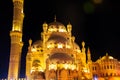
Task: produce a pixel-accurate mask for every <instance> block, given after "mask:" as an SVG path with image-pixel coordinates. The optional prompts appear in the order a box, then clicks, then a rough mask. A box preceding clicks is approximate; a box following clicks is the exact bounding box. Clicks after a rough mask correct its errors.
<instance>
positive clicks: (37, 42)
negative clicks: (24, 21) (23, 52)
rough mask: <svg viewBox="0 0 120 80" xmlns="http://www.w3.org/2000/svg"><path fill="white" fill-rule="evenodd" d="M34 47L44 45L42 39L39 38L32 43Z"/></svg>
mask: <svg viewBox="0 0 120 80" xmlns="http://www.w3.org/2000/svg"><path fill="white" fill-rule="evenodd" d="M32 46H33V47H36V48H39V47H42V41H41V40H37V41H35V42H34V43H33V44H32Z"/></svg>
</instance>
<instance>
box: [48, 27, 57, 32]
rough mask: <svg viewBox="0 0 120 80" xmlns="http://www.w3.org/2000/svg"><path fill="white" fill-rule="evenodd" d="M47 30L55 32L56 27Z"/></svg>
mask: <svg viewBox="0 0 120 80" xmlns="http://www.w3.org/2000/svg"><path fill="white" fill-rule="evenodd" d="M48 31H50V32H56V31H57V29H56V28H49V29H48Z"/></svg>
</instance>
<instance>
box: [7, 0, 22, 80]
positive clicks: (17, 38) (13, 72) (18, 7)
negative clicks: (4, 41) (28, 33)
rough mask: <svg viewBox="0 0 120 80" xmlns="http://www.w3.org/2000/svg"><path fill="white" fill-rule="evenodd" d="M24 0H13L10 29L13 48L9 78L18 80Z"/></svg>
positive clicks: (9, 79)
mask: <svg viewBox="0 0 120 80" xmlns="http://www.w3.org/2000/svg"><path fill="white" fill-rule="evenodd" d="M23 2H24V1H23V0H13V6H14V9H13V11H14V12H13V26H12V31H10V37H11V49H10V61H9V70H8V80H18V76H19V71H20V70H19V69H20V61H21V51H22V47H23V42H22V27H23V18H24V13H23Z"/></svg>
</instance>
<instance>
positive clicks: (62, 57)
mask: <svg viewBox="0 0 120 80" xmlns="http://www.w3.org/2000/svg"><path fill="white" fill-rule="evenodd" d="M49 59H50V60H52V61H56V62H62V61H73V60H74V59H73V58H72V57H71V56H70V55H68V54H66V53H54V54H52V55H50V57H49Z"/></svg>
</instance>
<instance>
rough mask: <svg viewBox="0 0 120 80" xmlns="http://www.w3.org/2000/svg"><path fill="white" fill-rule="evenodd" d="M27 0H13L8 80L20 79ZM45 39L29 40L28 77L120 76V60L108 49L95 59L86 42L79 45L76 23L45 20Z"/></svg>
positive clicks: (77, 79) (103, 79) (117, 79)
mask: <svg viewBox="0 0 120 80" xmlns="http://www.w3.org/2000/svg"><path fill="white" fill-rule="evenodd" d="M23 4H24V1H23V0H13V5H14V12H13V26H12V30H11V31H10V37H11V47H10V60H9V69H8V79H7V80H23V79H19V73H20V61H21V55H22V54H21V52H22V47H23V45H24V44H23V42H22V35H23V31H22V29H23V19H24V12H23ZM42 28H43V31H42V32H41V40H37V41H35V42H32V40H31V39H30V40H29V46H28V51H27V55H26V71H25V78H24V80H120V61H118V60H117V59H115V58H113V57H112V56H110V55H108V53H106V55H105V56H103V57H100V58H99V59H97V60H96V61H95V62H94V61H92V59H91V52H90V48H89V47H88V48H86V46H85V42H84V41H82V42H81V46H79V45H78V44H77V43H76V42H75V36H74V35H72V25H71V24H70V23H68V24H67V25H66V26H65V25H64V24H62V23H61V22H59V21H57V20H56V18H55V20H54V21H53V22H51V23H43V25H42Z"/></svg>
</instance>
